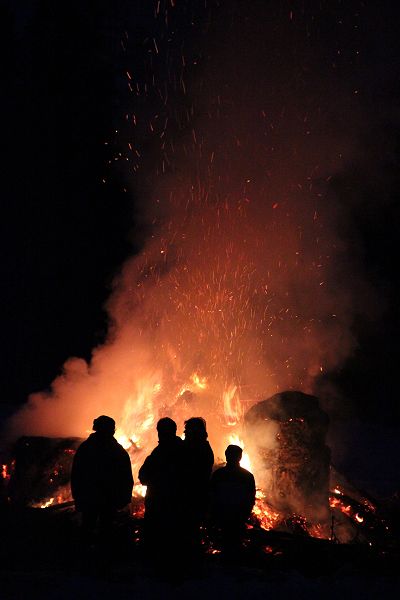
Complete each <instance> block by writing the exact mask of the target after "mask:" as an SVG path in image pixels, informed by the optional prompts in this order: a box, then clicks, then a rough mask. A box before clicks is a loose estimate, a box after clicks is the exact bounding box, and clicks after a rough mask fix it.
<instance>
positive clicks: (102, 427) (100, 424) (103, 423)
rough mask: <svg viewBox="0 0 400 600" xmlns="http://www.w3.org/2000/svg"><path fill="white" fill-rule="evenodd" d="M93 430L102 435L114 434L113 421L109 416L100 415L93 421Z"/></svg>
mask: <svg viewBox="0 0 400 600" xmlns="http://www.w3.org/2000/svg"><path fill="white" fill-rule="evenodd" d="M93 430H94V431H96V432H97V433H101V434H103V435H114V433H115V421H114V419H112V418H111V417H107V416H106V415H101V416H100V417H97V419H95V420H94V421H93Z"/></svg>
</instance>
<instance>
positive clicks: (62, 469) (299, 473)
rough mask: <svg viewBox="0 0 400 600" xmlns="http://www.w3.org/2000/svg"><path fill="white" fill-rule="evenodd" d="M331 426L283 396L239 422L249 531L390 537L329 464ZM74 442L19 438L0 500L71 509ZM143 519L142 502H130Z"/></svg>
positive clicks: (309, 404) (311, 406)
mask: <svg viewBox="0 0 400 600" xmlns="http://www.w3.org/2000/svg"><path fill="white" fill-rule="evenodd" d="M328 425H329V419H328V416H327V415H326V413H324V412H323V411H322V410H321V407H320V404H319V401H318V399H317V398H315V397H314V396H310V395H307V394H303V393H301V392H284V393H281V394H276V395H275V396H273V397H272V398H270V399H268V400H265V401H263V402H259V403H257V404H255V405H254V406H253V407H252V408H251V409H250V410H249V411H248V412H247V414H246V415H245V418H244V439H245V444H246V448H247V449H248V451H249V452H251V455H252V458H254V457H255V461H254V463H255V467H257V473H258V474H261V476H259V477H258V479H259V480H257V484H258V486H259V489H258V491H257V500H256V505H255V507H254V511H253V519H252V525H251V527H260V528H262V529H264V530H270V529H275V530H281V531H282V530H284V531H286V532H287V531H289V532H292V533H301V534H302V535H308V536H312V537H317V538H325V539H331V540H332V541H338V542H344V543H346V542H350V541H355V540H357V541H360V542H366V543H369V544H372V543H375V542H377V540H378V541H379V540H383V539H384V538H385V537H388V535H390V527H389V525H388V523H387V522H386V521H385V518H384V517H383V516H382V511H381V510H380V509H378V507H377V505H376V503H375V502H374V501H373V500H371V499H370V498H368V497H367V496H366V495H364V494H362V493H360V492H358V491H357V490H355V489H354V488H352V487H351V486H350V485H348V484H347V483H346V482H345V480H343V481H342V482H341V483H340V484H338V481H339V480H340V476H339V475H338V474H337V473H335V471H334V470H333V469H332V468H331V465H330V450H329V448H328V447H327V445H326V434H327V431H328ZM81 441H82V440H81V439H79V438H57V439H52V438H45V437H22V438H20V439H19V440H18V441H17V442H16V444H15V446H14V448H13V450H12V456H11V458H10V459H9V460H8V461H7V462H6V463H5V464H3V466H2V478H1V483H2V488H3V500H4V499H5V498H6V499H7V501H8V502H11V503H13V504H14V505H18V506H29V507H33V508H48V507H52V508H56V507H66V506H70V505H71V506H72V504H73V501H72V497H71V492H70V487H69V480H70V473H71V466H72V460H73V456H74V453H75V450H76V448H77V447H78V445H79V444H80V443H81ZM132 507H133V514H134V516H135V517H136V518H141V517H142V516H143V498H134V499H133V504H132Z"/></svg>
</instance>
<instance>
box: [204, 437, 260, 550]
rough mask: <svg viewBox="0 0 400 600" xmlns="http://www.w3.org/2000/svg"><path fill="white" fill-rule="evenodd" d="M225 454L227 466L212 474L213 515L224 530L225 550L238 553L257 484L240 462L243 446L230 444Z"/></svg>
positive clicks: (223, 542)
mask: <svg viewBox="0 0 400 600" xmlns="http://www.w3.org/2000/svg"><path fill="white" fill-rule="evenodd" d="M225 456H226V466H225V467H221V468H219V469H217V470H216V471H214V473H213V474H212V476H211V482H210V496H211V514H212V518H213V520H214V522H215V524H216V525H217V526H218V527H219V528H220V529H221V531H222V544H223V549H224V551H225V552H226V553H227V554H236V553H237V552H238V551H239V549H240V543H241V539H242V537H243V534H244V532H245V524H246V521H247V519H248V518H249V517H250V514H251V511H252V509H253V506H254V502H255V497H256V485H255V481H254V477H253V475H252V473H250V471H247V470H246V469H244V468H243V467H241V466H240V464H239V463H240V460H241V458H242V449H241V448H240V447H239V446H236V445H233V444H232V445H230V446H228V447H227V449H226V450H225Z"/></svg>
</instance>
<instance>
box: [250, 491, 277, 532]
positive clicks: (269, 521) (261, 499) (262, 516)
mask: <svg viewBox="0 0 400 600" xmlns="http://www.w3.org/2000/svg"><path fill="white" fill-rule="evenodd" d="M253 515H254V516H255V517H257V519H258V520H259V522H260V525H261V527H262V528H263V529H266V530H267V531H268V530H269V529H273V528H274V526H275V525H276V524H277V522H278V521H279V520H280V519H281V518H282V515H281V514H280V513H278V512H276V511H274V510H273V509H272V508H271V507H269V506H268V505H267V503H266V498H265V494H264V492H263V491H262V490H257V492H256V503H255V505H254V508H253Z"/></svg>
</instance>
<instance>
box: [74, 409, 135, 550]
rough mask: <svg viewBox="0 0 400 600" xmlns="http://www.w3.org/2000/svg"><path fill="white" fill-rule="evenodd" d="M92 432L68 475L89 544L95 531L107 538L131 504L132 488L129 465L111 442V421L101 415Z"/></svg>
mask: <svg viewBox="0 0 400 600" xmlns="http://www.w3.org/2000/svg"><path fill="white" fill-rule="evenodd" d="M93 431H94V433H92V434H90V436H89V437H88V439H87V440H85V441H84V442H82V444H81V445H80V446H79V447H78V449H77V451H76V454H75V456H74V460H73V463H72V472H71V492H72V497H73V498H74V500H75V508H76V510H77V511H79V512H81V513H82V533H83V537H84V541H86V542H88V543H92V542H93V536H94V533H95V531H96V530H97V531H98V533H99V535H100V537H104V536H107V535H108V534H109V532H110V529H111V525H112V521H113V518H114V516H115V513H116V511H117V510H119V509H122V508H124V507H125V506H126V505H128V504H129V503H130V502H131V497H132V488H133V477H132V468H131V461H130V458H129V454H128V453H127V451H126V450H124V448H123V447H122V446H121V445H120V444H119V443H118V442H117V440H116V439H115V438H114V433H115V421H114V419H112V418H111V417H107V416H106V415H101V416H100V417H98V418H97V419H95V420H94V421H93Z"/></svg>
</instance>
